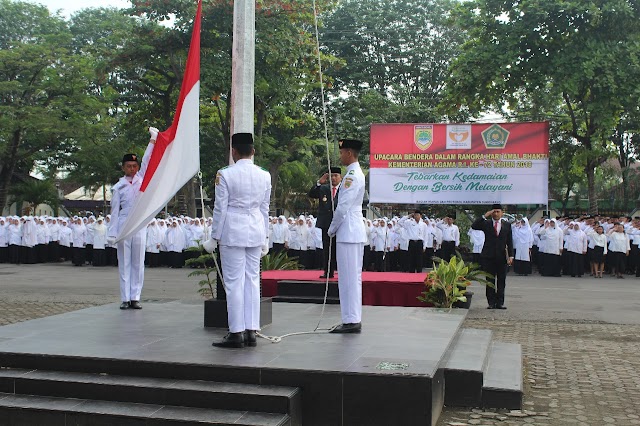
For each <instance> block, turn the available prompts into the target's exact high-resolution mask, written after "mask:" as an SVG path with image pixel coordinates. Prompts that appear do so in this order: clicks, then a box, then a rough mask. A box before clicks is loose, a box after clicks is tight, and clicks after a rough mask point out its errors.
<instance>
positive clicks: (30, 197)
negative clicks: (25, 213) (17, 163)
mask: <svg viewBox="0 0 640 426" xmlns="http://www.w3.org/2000/svg"><path fill="white" fill-rule="evenodd" d="M11 198H12V199H13V200H14V201H25V202H27V203H28V204H29V210H30V211H31V212H35V209H36V207H38V206H39V205H40V204H48V205H50V206H51V207H52V208H53V209H57V208H58V206H59V204H60V200H59V198H58V190H57V188H56V187H55V185H54V184H53V183H52V182H51V181H49V180H39V179H28V180H26V181H24V182H22V183H20V184H18V185H15V186H14V187H12V188H11Z"/></svg>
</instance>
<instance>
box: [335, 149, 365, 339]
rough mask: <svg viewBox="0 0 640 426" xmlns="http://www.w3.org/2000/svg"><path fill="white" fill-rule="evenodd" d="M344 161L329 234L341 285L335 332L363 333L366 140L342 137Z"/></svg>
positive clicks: (341, 157) (342, 159)
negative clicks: (361, 155)
mask: <svg viewBox="0 0 640 426" xmlns="http://www.w3.org/2000/svg"><path fill="white" fill-rule="evenodd" d="M338 145H339V146H340V161H341V162H342V164H343V165H344V166H347V170H346V171H345V174H344V177H343V179H342V183H341V184H340V195H339V196H338V205H337V206H336V210H335V212H334V213H333V219H332V220H331V225H329V230H328V231H327V234H328V235H329V237H333V238H335V239H336V260H337V262H338V289H339V291H340V312H341V316H342V324H341V325H339V326H338V327H336V328H335V329H333V330H332V331H331V332H332V333H360V331H361V329H362V257H363V255H364V245H365V244H366V242H367V232H366V230H365V227H364V222H363V220H362V201H363V199H364V189H365V181H364V173H362V169H361V168H360V163H358V155H359V153H360V149H361V148H362V142H361V141H358V140H354V139H342V140H340V141H339V142H338Z"/></svg>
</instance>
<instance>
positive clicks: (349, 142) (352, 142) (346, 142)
mask: <svg viewBox="0 0 640 426" xmlns="http://www.w3.org/2000/svg"><path fill="white" fill-rule="evenodd" d="M338 146H339V147H340V149H343V148H344V149H353V150H356V151H360V150H361V149H362V141H359V140H356V139H340V140H339V141H338Z"/></svg>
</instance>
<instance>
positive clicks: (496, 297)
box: [480, 257, 507, 306]
mask: <svg viewBox="0 0 640 426" xmlns="http://www.w3.org/2000/svg"><path fill="white" fill-rule="evenodd" d="M480 268H481V269H482V270H483V271H485V272H488V273H489V274H491V275H493V277H494V278H493V283H494V284H495V286H496V288H495V289H493V288H491V287H489V286H487V290H486V296H487V303H488V304H489V306H502V305H504V289H505V287H506V285H507V264H506V263H505V259H502V258H500V259H496V258H489V257H482V258H480ZM489 281H491V280H489Z"/></svg>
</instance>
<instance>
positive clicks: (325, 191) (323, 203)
mask: <svg viewBox="0 0 640 426" xmlns="http://www.w3.org/2000/svg"><path fill="white" fill-rule="evenodd" d="M338 192H339V191H338V190H336V196H335V197H334V199H333V205H334V206H337V205H338ZM308 195H309V197H310V198H317V199H318V214H317V218H316V228H320V229H321V230H322V254H323V257H324V262H323V264H322V270H323V271H324V273H325V275H327V273H328V274H329V275H333V272H334V271H335V270H336V269H337V263H336V240H335V238H334V239H333V244H331V268H330V269H329V271H327V265H328V263H329V242H330V240H331V239H330V238H329V234H327V231H328V230H329V225H331V221H332V220H333V209H332V208H331V186H330V185H314V186H313V188H311V189H310V190H309V194H308Z"/></svg>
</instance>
